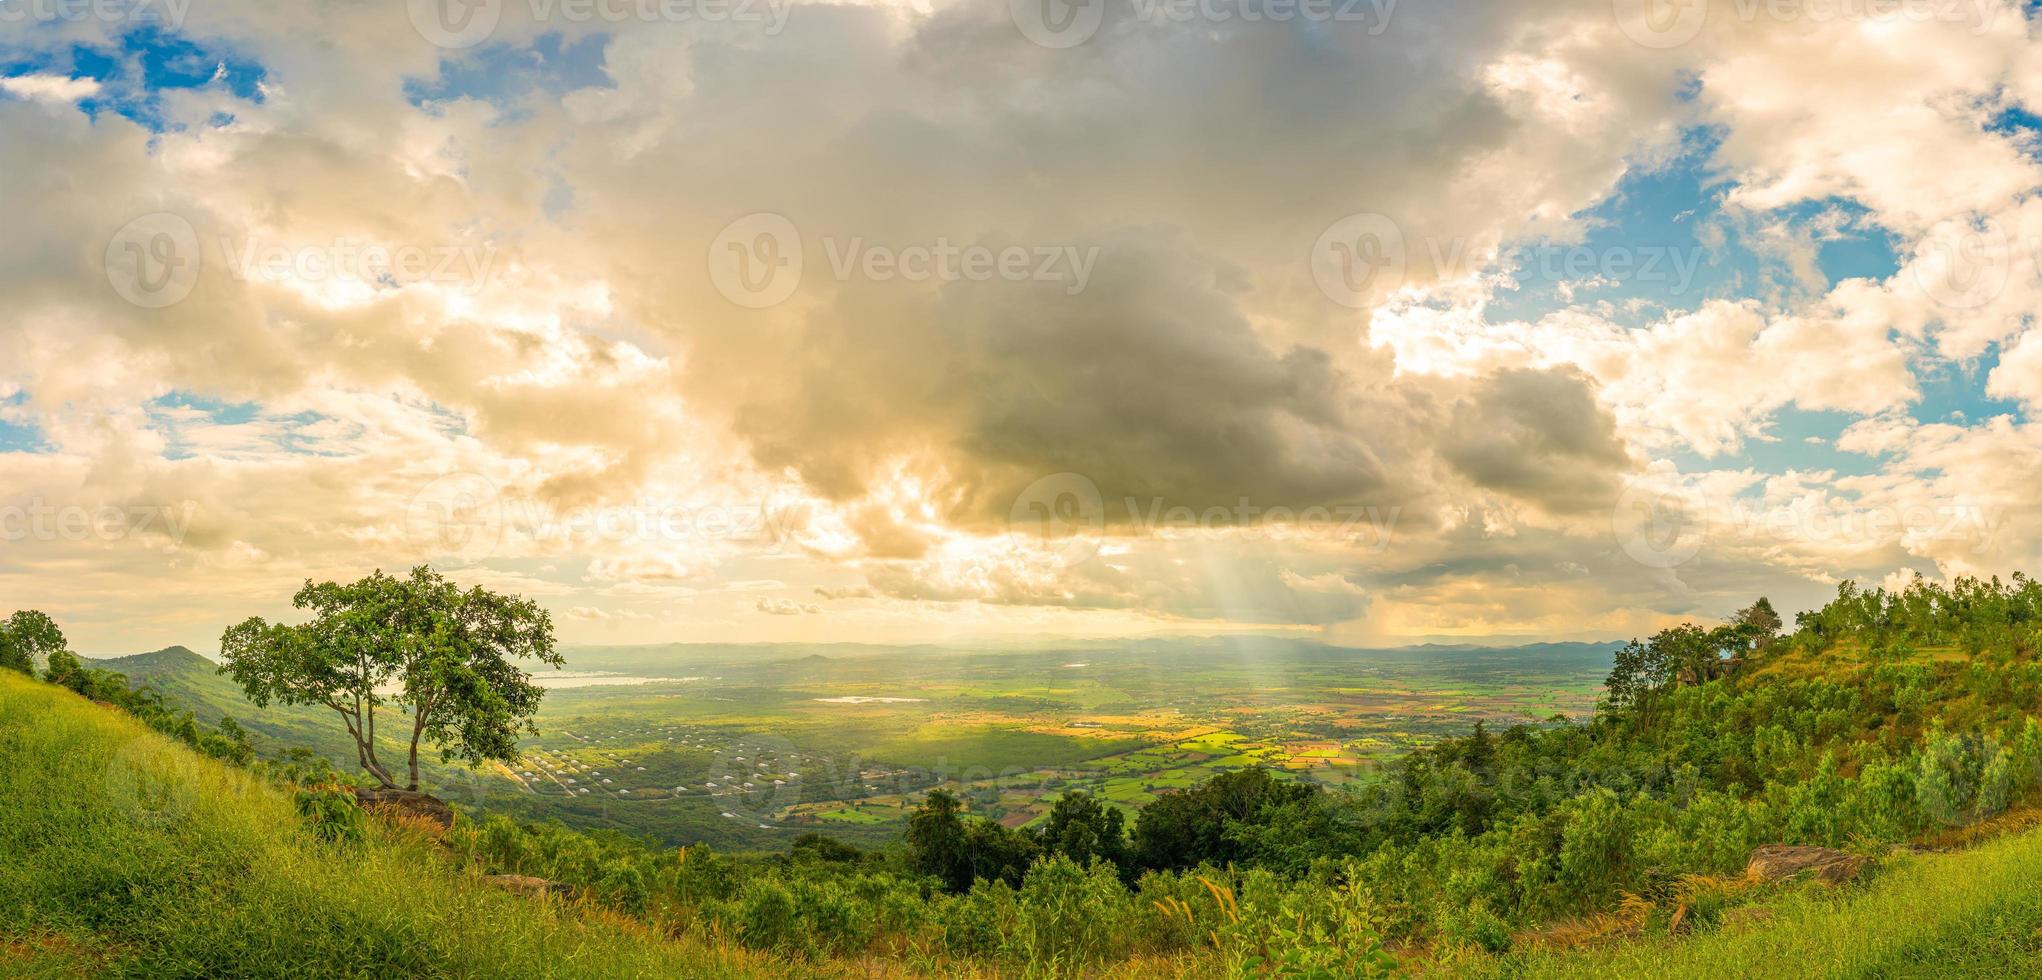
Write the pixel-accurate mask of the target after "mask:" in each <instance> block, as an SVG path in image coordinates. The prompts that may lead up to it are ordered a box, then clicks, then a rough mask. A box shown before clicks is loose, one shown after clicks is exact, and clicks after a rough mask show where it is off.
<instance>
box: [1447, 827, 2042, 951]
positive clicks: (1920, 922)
mask: <svg viewBox="0 0 2042 980" xmlns="http://www.w3.org/2000/svg"><path fill="white" fill-rule="evenodd" d="M1758 914H1759V915H1760V916H1762V918H1761V919H1760V921H1757V922H1755V923H1753V924H1752V925H1749V926H1746V927H1742V928H1739V927H1726V928H1723V929H1719V930H1716V931H1714V932H1710V933H1706V934H1703V935H1699V936H1693V937H1688V938H1683V939H1673V938H1660V939H1655V940H1649V941H1639V942H1632V943H1625V944H1622V945H1619V946H1614V947H1610V948H1606V949H1599V950H1593V951H1587V952H1577V953H1543V954H1533V955H1530V956H1526V957H1522V958H1519V957H1511V958H1506V959H1503V960H1500V961H1496V962H1494V963H1491V964H1484V965H1482V966H1479V967H1476V968H1473V969H1471V970H1469V971H1468V973H1469V975H1472V976H1495V977H1526V978H1530V977H1598V978H1600V977H1655V978H1656V977H1696V978H1704V977H1707V978H1715V977H1732V976H1805V977H1852V978H1858V977H1865V978H1871V977H2034V976H2042V831H2029V832H2026V833H2022V834H2017V835H2013V836H2008V837H2003V838H2000V839H1998V840H1995V841H1992V842H1990V843H1987V844H1985V845H1982V846H1980V847H1977V848H1974V849H1972V850H1968V851H1963V852H1959V853H1954V854H1927V855H1916V856H1904V857H1901V856H1897V857H1894V858H1890V859H1888V863H1887V865H1886V866H1885V867H1884V868H1883V869H1882V870H1881V871H1879V872H1878V873H1877V874H1876V875H1875V877H1874V878H1873V879H1872V880H1871V881H1870V882H1868V883H1864V884H1860V885H1856V886H1849V887H1845V888H1842V889H1837V890H1830V889H1826V888H1823V887H1822V886H1819V885H1810V886H1806V887H1801V888H1797V889H1794V890H1792V891H1790V892H1789V893H1787V894H1785V895H1783V896H1781V897H1779V898H1777V899H1775V900H1773V901H1772V902H1770V903H1769V904H1767V905H1765V906H1763V907H1762V911H1760V912H1759V913H1758Z"/></svg>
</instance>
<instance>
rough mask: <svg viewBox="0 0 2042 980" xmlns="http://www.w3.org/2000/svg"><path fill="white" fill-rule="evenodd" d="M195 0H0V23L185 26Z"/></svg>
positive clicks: (175, 27) (178, 28)
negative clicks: (89, 22) (91, 22)
mask: <svg viewBox="0 0 2042 980" xmlns="http://www.w3.org/2000/svg"><path fill="white" fill-rule="evenodd" d="M191 2H192V0H0V24H22V23H34V24H81V23H84V22H86V21H96V22H98V23H102V24H159V25H162V26H164V27H167V28H169V29H170V30H172V31H178V30H182V29H183V28H184V19H185V15H186V14H189V13H190V12H191Z"/></svg>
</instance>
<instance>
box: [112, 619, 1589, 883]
mask: <svg viewBox="0 0 2042 980" xmlns="http://www.w3.org/2000/svg"><path fill="white" fill-rule="evenodd" d="M1612 649H1613V647H1612V646H1608V645H1604V646H1598V645H1593V644H1547V645H1538V646H1529V647H1515V648H1484V647H1473V646H1469V647H1451V646H1428V647H1419V648H1409V649H1399V650H1357V649H1345V648H1337V647H1328V646H1325V645H1322V644H1317V643H1311V642H1302V641H1297V640H1291V639H1284V638H1273V637H1258V636H1248V637H1242V636H1236V637H1226V638H1169V639H1142V640H1136V641H1131V642H1127V643H1119V644H1103V643H1074V644H1068V645H1060V646H1058V647H1056V648H1054V649H1020V650H1015V649H983V650H962V649H943V648H936V647H911V648H904V649H896V648H885V647H873V646H861V645H851V644H840V645H839V644H832V645H813V646H738V645H732V646H715V645H670V646H662V647H646V648H599V649H589V650H581V651H574V650H570V651H567V656H568V663H567V670H565V671H561V672H558V673H550V674H541V675H539V677H540V680H541V681H542V682H544V683H545V684H546V686H547V687H548V688H549V690H548V694H547V697H546V699H545V702H544V704H543V707H542V708H541V710H540V713H539V715H538V718H537V719H536V721H537V724H538V727H539V734H538V735H537V736H535V737H530V738H527V739H526V740H524V742H523V749H524V756H523V758H522V759H521V760H520V761H519V762H518V763H517V764H515V765H501V764H492V765H490V766H488V767H484V768H481V769H477V770H469V769H467V768H465V767H462V766H459V765H438V766H430V767H428V770H427V781H428V783H429V786H428V788H429V789H430V790H431V791H432V792H434V793H436V794H438V795H441V796H443V797H445V798H447V799H450V800H453V801H455V802H457V803H460V804H462V805H464V806H468V807H471V808H476V809H484V810H491V811H498V812H504V813H509V814H512V815H515V816H518V817H520V818H524V819H531V820H549V819H557V820H559V821H561V822H563V823H565V824H567V825H568V826H571V827H575V828H579V829H599V828H600V829H609V830H615V831H619V832H623V833H626V834H629V835H632V836H635V837H641V838H650V839H653V840H657V841H659V842H661V843H664V844H669V845H680V844H691V843H708V844H710V845H712V846H714V847H716V848H718V849H724V850H781V849H784V848H785V847H787V846H788V844H789V842H790V841H791V840H792V839H793V838H795V837H796V836H798V835H800V834H802V833H806V832H810V831H820V832H825V833H827V834H829V835H830V836H833V837H838V838H842V839H845V840H848V841H854V842H858V843H861V844H867V845H874V846H876V845H879V844H883V843H884V842H886V841H888V840H892V839H895V838H897V837H898V835H899V833H900V831H901V828H902V826H903V825H904V820H905V818H906V816H907V814H908V812H909V811H910V810H911V809H912V808H913V807H914V806H915V805H917V803H918V802H919V801H920V800H921V798H922V797H923V796H925V795H926V794H927V792H928V791H930V790H932V789H939V788H940V789H946V790H949V791H952V792H954V793H956V794H957V795H958V796H960V797H961V798H962V799H963V800H965V801H966V803H967V805H968V806H969V807H970V809H971V811H972V812H974V813H976V814H978V815H980V816H984V817H987V818H989V819H993V820H996V821H999V822H1000V823H1002V824H1005V825H1007V826H1009V827H1023V826H1028V825H1031V824H1034V823H1036V822H1037V821H1039V820H1040V819H1041V818H1042V817H1043V815H1044V814H1045V813H1047V811H1048V809H1049V807H1050V806H1051V805H1053V804H1054V802H1055V800H1056V799H1057V797H1058V796H1060V795H1061V794H1062V793H1064V792H1066V791H1068V790H1073V789H1076V790H1084V791H1086V792H1088V793H1091V794H1093V795H1095V796H1098V797H1100V798H1103V799H1105V800H1107V801H1109V802H1111V803H1113V804H1115V805H1117V806H1120V807H1123V808H1128V809H1134V808H1138V807H1140V806H1142V805H1144V804H1146V803H1149V802H1151V801H1153V800H1154V799H1155V798H1156V796H1157V794H1159V793H1163V792H1167V791H1169V790H1173V789H1182V788H1186V787H1189V786H1192V785H1195V784H1197V783H1199V782H1202V781H1203V780H1205V779H1207V778H1209V777H1211V776H1212V775H1215V774H1218V773H1222V772H1229V771H1235V770H1239V769H1245V768H1249V767H1255V766H1261V767H1267V768H1270V769H1273V770H1275V771H1277V772H1279V773H1282V774H1284V775H1285V776H1287V777H1289V778H1293V779H1298V780H1305V781H1310V782H1313V783H1318V784H1322V785H1327V786H1339V785H1344V784H1347V783H1351V782H1355V781H1359V780H1367V779H1369V778H1370V777H1371V774H1372V773H1373V772H1374V771H1375V767H1376V766H1377V765H1378V764H1379V763H1380V762H1382V761H1384V760H1387V759H1390V758H1394V757H1396V756H1398V755H1401V754H1403V753H1405V752H1408V751H1409V750H1411V749H1413V748H1417V747H1421V746H1424V745H1428V744H1431V743H1432V742H1434V741H1436V740H1438V739H1439V738H1442V737H1446V736H1451V735H1455V734H1463V733H1465V732H1466V731H1467V730H1468V728H1470V727H1471V726H1472V725H1473V724H1474V723H1475V722H1476V721H1483V722H1486V723H1487V724H1488V725H1489V726H1490V727H1492V728H1498V729H1500V728H1502V727H1507V726H1509V725H1515V724H1522V723H1526V722H1542V721H1545V720H1548V719H1550V718H1552V717H1553V716H1554V715H1565V716H1568V717H1572V718H1580V717H1582V716H1584V715H1585V714H1587V713H1588V712H1589V711H1590V710H1591V709H1592V707H1593V705H1594V702H1595V699H1596V697H1597V696H1598V694H1599V691H1600V684H1601V680H1602V677H1603V675H1604V674H1606V673H1607V672H1608V670H1609V663H1610V654H1611V650H1612ZM152 658H153V660H152ZM120 663H121V665H122V666H123V667H124V668H125V670H126V672H128V673H129V674H130V675H131V676H132V677H134V678H135V679H136V680H147V681H148V682H149V683H150V684H151V685H152V686H153V687H156V688H158V689H159V690H164V691H165V692H166V693H167V694H169V695H171V696H172V697H173V698H175V699H177V700H179V701H180V702H182V703H186V704H189V705H191V706H192V707H194V708H195V709H196V710H198V712H199V714H200V715H201V716H202V717H217V715H219V714H231V715H233V716H234V717H236V719H237V720H240V721H242V722H244V723H246V724H247V725H248V727H249V728H251V729H252V730H254V731H256V732H257V733H258V734H259V735H261V736H263V738H264V740H265V742H266V743H267V744H263V745H259V746H258V748H259V750H261V751H264V752H265V753H267V754H275V753H276V752H277V751H281V750H282V749H283V748H285V747H287V746H290V745H304V746H309V747H313V748H316V749H317V750H319V751H320V752H322V753H323V754H326V755H327V756H328V757H330V758H332V759H333V760H334V762H335V764H336V765H337V766H340V767H342V768H343V769H344V770H345V769H347V768H348V767H349V766H351V765H352V759H351V752H352V749H351V746H350V745H349V744H348V743H347V741H346V738H345V736H344V735H343V734H341V733H340V731H339V728H338V725H337V723H336V722H334V721H333V720H332V719H331V718H330V717H322V716H321V715H322V712H320V711H316V710H313V709H305V708H278V707H271V708H268V709H255V708H254V707H253V706H252V705H249V704H247V703H246V702H245V701H243V700H241V699H240V696H239V693H238V691H237V690H236V689H235V688H234V687H233V685H232V684H231V682H229V681H228V680H227V679H226V678H223V677H219V676H217V675H213V674H212V673H211V672H210V669H209V664H210V661H207V660H205V658H202V657H199V656H197V655H195V654H190V653H189V652H188V651H187V652H183V653H181V654H179V653H171V652H167V651H166V652H164V653H161V654H151V655H146V656H145V657H143V658H127V659H126V660H124V661H122V662H120ZM326 714H329V715H330V713H326Z"/></svg>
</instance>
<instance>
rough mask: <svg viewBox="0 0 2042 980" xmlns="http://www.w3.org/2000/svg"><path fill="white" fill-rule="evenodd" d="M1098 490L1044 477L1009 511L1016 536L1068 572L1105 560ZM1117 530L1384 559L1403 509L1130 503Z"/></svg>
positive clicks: (1123, 502)
mask: <svg viewBox="0 0 2042 980" xmlns="http://www.w3.org/2000/svg"><path fill="white" fill-rule="evenodd" d="M1106 504H1107V501H1106V499H1105V498H1104V497H1103V496H1102V495H1101V494H1100V492H1099V485H1098V484H1097V483H1095V482H1094V481H1093V480H1092V479H1091V478H1090V477H1087V476H1085V475H1083V474H1080V473H1056V474H1052V475H1050V476H1045V477H1043V478H1042V479H1040V480H1037V481H1035V482H1034V483H1031V484H1029V485H1028V486H1027V488H1025V489H1023V490H1022V491H1021V492H1020V493H1019V494H1018V495H1016V496H1015V498H1014V504H1013V506H1012V507H1010V508H1009V509H1008V512H1007V528H1008V530H1009V531H1010V532H1011V533H1014V534H1017V535H1020V536H1022V537H1024V538H1026V539H1029V540H1030V541H1032V542H1033V543H1034V544H1035V546H1036V547H1037V548H1038V549H1039V550H1040V551H1041V552H1042V553H1043V554H1044V555H1046V556H1047V558H1048V559H1049V560H1051V561H1053V562H1055V563H1056V564H1058V565H1061V566H1063V567H1066V568H1068V567H1071V566H1075V565H1082V564H1084V563H1085V562H1087V561H1090V560H1091V559H1092V558H1093V556H1095V555H1097V554H1098V553H1099V549H1100V546H1101V545H1102V544H1103V543H1104V538H1105V533H1106V526H1107V508H1106ZM1119 504H1120V509H1119V511H1118V512H1117V513H1118V515H1119V516H1118V517H1117V518H1116V519H1115V521H1114V524H1115V526H1116V527H1121V526H1122V522H1123V521H1124V522H1125V531H1126V533H1127V534H1129V535H1131V536H1132V535H1140V536H1147V537H1160V538H1180V537H1188V536H1193V535H1200V534H1211V535H1226V536H1228V537H1229V538H1232V539H1235V540H1241V541H1265V540H1267V541H1339V542H1346V543H1350V544H1359V545H1362V546H1364V547H1367V548H1370V549H1372V550H1374V551H1375V552H1377V553H1381V552H1383V551H1385V550H1387V549H1388V548H1389V547H1390V543H1391V536H1392V533H1393V532H1394V529H1395V527H1396V523H1397V518H1398V516H1399V515H1400V514H1401V513H1402V512H1403V508H1401V507H1379V506H1370V505H1363V504H1304V505H1296V506H1293V505H1289V504H1269V505H1262V504H1257V503H1255V502H1254V501H1253V500H1252V499H1250V498H1248V497H1241V498H1238V499H1237V500H1236V501H1235V502H1233V503H1231V504H1199V505H1191V504H1182V503H1173V502H1171V501H1170V500H1168V499H1167V498H1164V497H1160V496H1152V497H1148V498H1142V497H1136V496H1124V497H1122V498H1121V499H1120V500H1119Z"/></svg>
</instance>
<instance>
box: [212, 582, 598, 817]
mask: <svg viewBox="0 0 2042 980" xmlns="http://www.w3.org/2000/svg"><path fill="white" fill-rule="evenodd" d="M292 602H293V604H294V605H295V606H297V608H299V609H302V610H307V611H309V612H311V613H312V614H313V616H312V619H311V621H309V622H305V623H297V624H286V623H270V622H267V621H265V620H263V619H262V618H261V617H253V618H250V619H248V620H247V621H245V622H243V623H241V624H240V625H238V626H235V627H233V628H231V629H229V630H228V631H227V632H226V634H225V635H224V636H223V637H221V639H220V654H221V656H222V657H223V658H224V659H225V660H226V662H227V663H226V666H225V667H224V668H222V670H223V672H225V673H227V674H229V675H231V676H232V677H233V678H234V680H235V682H237V683H239V684H240V685H241V687H242V690H243V691H244V692H246V694H247V695H248V699H249V700H250V701H253V702H254V703H255V704H257V705H259V706H267V705H268V704H270V703H271V702H273V701H274V702H278V703H282V704H292V705H299V704H302V705H315V706H320V707H325V708H328V709H331V710H332V711H333V712H334V713H335V714H336V715H338V716H339V717H340V719H341V722H342V724H344V725H345V726H346V727H347V733H348V735H349V736H351V737H352V738H353V740H354V745H355V752H356V755H357V761H359V762H360V764H361V767H362V769H363V770H364V771H366V772H368V773H369V774H370V775H371V776H374V777H375V778H376V780H377V781H378V782H380V783H381V784H382V785H384V786H394V785H396V780H395V779H394V778H393V777H392V775H391V772H390V768H389V767H388V766H387V765H386V764H385V763H384V762H383V760H382V759H381V758H380V757H379V756H378V754H377V742H378V740H377V737H376V721H377V715H376V708H377V707H378V706H379V705H383V704H385V703H388V704H391V705H392V706H394V707H397V708H401V709H403V710H404V711H406V712H408V713H409V715H410V723H411V732H410V738H409V741H408V743H407V744H408V746H409V756H408V758H407V760H406V762H407V767H408V768H407V774H408V776H409V781H408V782H407V784H406V785H407V787H408V788H410V789H413V790H416V789H418V747H419V744H420V743H421V742H426V743H430V744H433V745H437V746H438V747H439V749H440V759H441V761H443V762H444V761H448V760H451V759H455V758H459V759H462V760H464V761H466V762H468V763H469V764H471V765H474V764H479V763H482V762H487V761H491V760H495V761H501V762H515V761H516V760H517V758H518V755H519V753H518V736H519V734H521V733H526V732H532V731H536V729H534V728H533V727H532V721H531V719H532V716H533V715H534V714H536V713H537V712H538V710H539V701H540V699H541V698H543V697H544V696H545V691H544V689H542V688H540V687H539V686H538V685H537V684H535V683H533V682H532V679H531V676H530V675H529V674H526V673H525V672H524V670H523V669H521V668H520V667H519V666H518V661H520V660H523V659H533V660H537V661H539V662H540V663H541V664H550V665H552V666H555V667H558V666H560V664H561V663H562V658H561V656H560V654H558V653H556V652H555V651H554V649H553V620H552V618H551V617H550V616H549V615H548V614H547V613H546V611H545V610H543V609H540V608H539V606H538V604H536V603H534V602H532V601H531V600H529V599H524V598H521V597H518V596H505V595H499V594H497V593H494V592H491V591H489V590H488V589H484V588H482V587H480V586H476V587H475V588H472V589H469V590H467V591H465V592H464V591H462V590H461V589H459V588H457V587H456V586H455V585H454V584H453V583H451V582H449V581H447V580H446V578H445V577H444V576H442V575H440V574H439V573H438V572H435V571H433V570H432V569H431V568H427V567H424V566H420V567H418V568H415V569H412V571H411V575H410V576H409V577H406V578H397V577H395V576H390V575H385V574H383V572H382V571H381V570H380V569H379V570H377V571H376V572H375V573H374V574H372V575H370V576H368V577H367V578H364V579H361V580H360V581H356V582H349V583H345V584H343V583H338V582H321V583H313V582H310V581H308V582H306V583H305V586H304V588H302V589H299V590H298V594H297V595H296V597H295V598H294V599H293V600H292Z"/></svg>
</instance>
